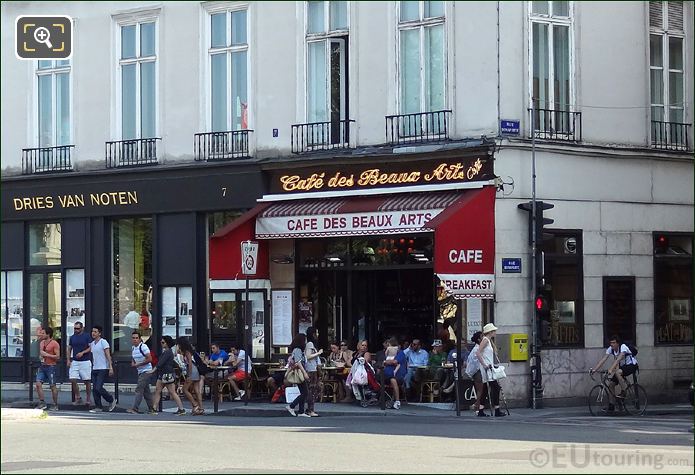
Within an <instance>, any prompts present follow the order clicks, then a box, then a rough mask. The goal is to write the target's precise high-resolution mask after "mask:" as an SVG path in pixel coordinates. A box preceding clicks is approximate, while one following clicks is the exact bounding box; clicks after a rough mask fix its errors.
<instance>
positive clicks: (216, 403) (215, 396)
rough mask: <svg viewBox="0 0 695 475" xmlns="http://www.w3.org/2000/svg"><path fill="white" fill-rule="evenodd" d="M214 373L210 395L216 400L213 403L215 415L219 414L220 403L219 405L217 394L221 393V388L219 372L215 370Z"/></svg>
mask: <svg viewBox="0 0 695 475" xmlns="http://www.w3.org/2000/svg"><path fill="white" fill-rule="evenodd" d="M212 373H213V375H212V391H210V394H211V395H212V398H213V399H214V401H213V403H212V407H214V410H215V413H217V409H218V403H219V397H218V395H217V392H218V391H219V387H218V386H217V370H216V369H213V370H212ZM201 409H202V408H201Z"/></svg>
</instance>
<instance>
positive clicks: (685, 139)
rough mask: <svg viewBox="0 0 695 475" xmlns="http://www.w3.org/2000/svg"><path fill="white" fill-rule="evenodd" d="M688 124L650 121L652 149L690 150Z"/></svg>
mask: <svg viewBox="0 0 695 475" xmlns="http://www.w3.org/2000/svg"><path fill="white" fill-rule="evenodd" d="M691 146H692V144H691V143H690V124H683V123H680V122H661V121H658V120H653V121H652V147H654V148H658V149H661V150H690V149H691Z"/></svg>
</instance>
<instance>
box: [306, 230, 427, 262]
mask: <svg viewBox="0 0 695 475" xmlns="http://www.w3.org/2000/svg"><path fill="white" fill-rule="evenodd" d="M298 253H299V256H300V265H301V266H302V267H304V268H332V267H345V266H346V265H350V264H351V265H352V266H354V267H366V266H394V265H398V266H400V265H423V264H424V265H427V264H430V265H431V264H432V236H431V235H412V234H410V235H393V236H364V237H351V238H332V239H305V240H301V241H299V242H298Z"/></svg>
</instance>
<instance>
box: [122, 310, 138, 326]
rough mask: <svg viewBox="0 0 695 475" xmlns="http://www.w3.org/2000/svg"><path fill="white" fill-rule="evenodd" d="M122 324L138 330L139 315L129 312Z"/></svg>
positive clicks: (133, 311) (132, 311)
mask: <svg viewBox="0 0 695 475" xmlns="http://www.w3.org/2000/svg"><path fill="white" fill-rule="evenodd" d="M123 324H124V325H126V326H127V327H130V328H138V327H139V326H140V314H139V313H138V312H136V311H135V310H131V311H130V312H128V314H127V315H126V316H125V318H124V319H123Z"/></svg>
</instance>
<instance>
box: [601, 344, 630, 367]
mask: <svg viewBox="0 0 695 475" xmlns="http://www.w3.org/2000/svg"><path fill="white" fill-rule="evenodd" d="M620 353H625V358H623V361H621V362H620V366H625V365H626V364H637V358H635V357H634V356H632V353H631V352H630V348H628V347H627V345H626V344H625V343H623V344H622V345H620V351H619V352H618V353H613V348H612V347H610V346H609V347H608V348H607V349H606V354H607V355H613V358H617V357H618V356H620Z"/></svg>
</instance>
